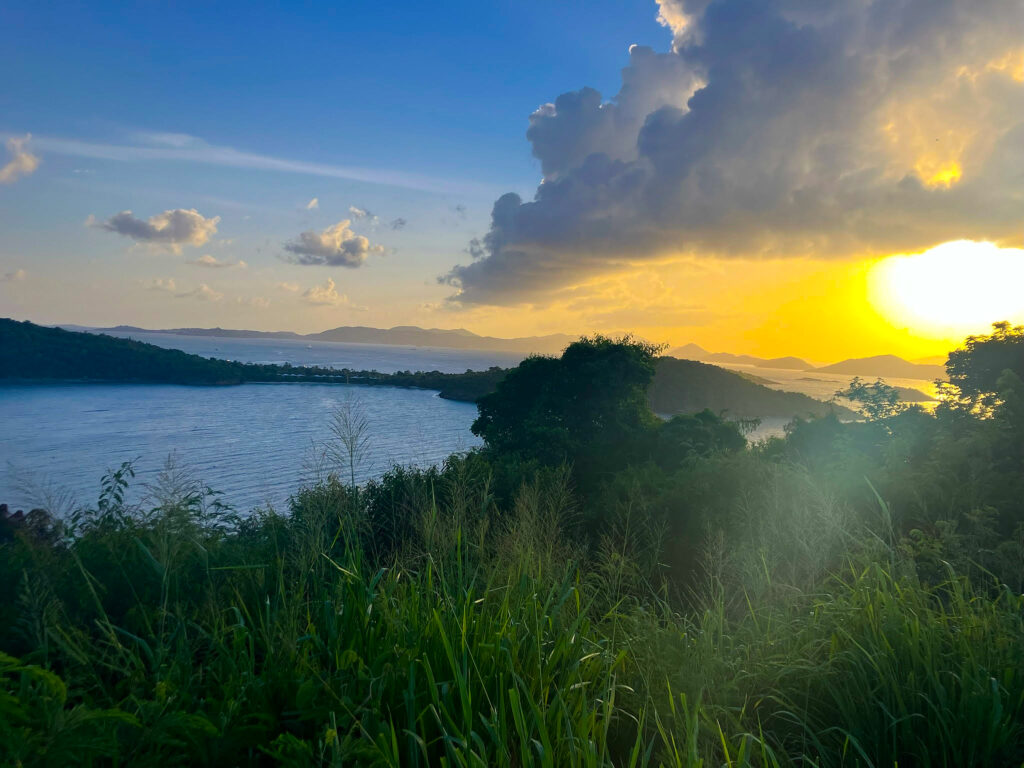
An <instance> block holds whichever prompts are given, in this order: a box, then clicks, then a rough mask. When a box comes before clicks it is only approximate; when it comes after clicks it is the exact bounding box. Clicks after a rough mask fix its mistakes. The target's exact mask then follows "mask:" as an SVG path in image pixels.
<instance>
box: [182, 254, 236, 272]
mask: <svg viewBox="0 0 1024 768" xmlns="http://www.w3.org/2000/svg"><path fill="white" fill-rule="evenodd" d="M188 263H189V264H191V265H192V266H194V267H208V268H210V269H227V268H228V267H241V268H242V269H245V268H246V267H247V266H249V265H248V264H246V263H245V262H244V261H242V260H241V259H239V260H238V261H222V260H221V259H218V258H217V257H215V256H211V255H210V254H208V253H204V254H203V255H202V256H200V257H199V258H198V259H193V260H192V261H190V262H188Z"/></svg>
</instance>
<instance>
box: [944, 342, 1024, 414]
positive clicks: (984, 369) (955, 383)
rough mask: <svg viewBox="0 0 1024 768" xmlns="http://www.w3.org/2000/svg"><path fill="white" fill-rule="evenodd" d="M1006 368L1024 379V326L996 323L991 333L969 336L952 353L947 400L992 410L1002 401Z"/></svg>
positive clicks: (949, 361) (984, 410)
mask: <svg viewBox="0 0 1024 768" xmlns="http://www.w3.org/2000/svg"><path fill="white" fill-rule="evenodd" d="M1004 371H1012V372H1013V373H1014V374H1015V375H1016V376H1017V378H1018V379H1024V325H1017V326H1011V325H1010V324H1009V323H1007V322H1001V323H994V324H993V325H992V333H991V334H990V335H988V336H969V337H968V338H967V341H966V342H965V344H964V346H963V347H961V348H960V349H957V350H954V351H953V352H950V353H949V359H948V360H947V361H946V373H947V375H948V376H949V386H948V388H947V392H946V393H945V394H946V399H947V402H949V403H950V404H951V405H954V406H955V405H961V406H964V407H968V408H970V409H972V410H980V411H982V412H990V411H991V410H992V408H994V407H995V406H996V405H997V404H998V402H999V390H1000V386H999V380H1000V378H1001V377H1002V375H1003V372H1004Z"/></svg>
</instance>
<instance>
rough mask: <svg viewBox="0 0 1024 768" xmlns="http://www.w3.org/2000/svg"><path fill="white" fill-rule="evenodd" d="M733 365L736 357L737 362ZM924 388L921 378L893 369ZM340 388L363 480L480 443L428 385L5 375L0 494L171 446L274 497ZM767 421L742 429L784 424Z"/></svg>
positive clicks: (245, 503)
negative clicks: (24, 379) (20, 381)
mask: <svg viewBox="0 0 1024 768" xmlns="http://www.w3.org/2000/svg"><path fill="white" fill-rule="evenodd" d="M116 335H119V336H129V335H130V336H132V337H133V338H136V339H138V340H140V341H146V342H150V343H152V344H157V345H159V346H163V347H171V348H175V349H182V350H184V351H186V352H191V353H194V354H200V355H203V356H206V357H220V358H226V359H230V360H239V361H243V362H269V363H285V362H288V363H292V364H293V365H323V366H332V367H335V368H353V369H376V370H379V371H384V372H394V371H399V370H412V371H418V370H423V371H429V370H440V371H445V372H461V371H465V370H467V369H472V370H482V369H485V368H488V367H490V366H492V365H500V366H502V367H509V366H513V365H515V364H516V363H517V362H518V361H519V360H520V359H521V358H522V356H521V355H516V354H509V353H501V352H481V351H475V350H456V349H438V348H415V347H397V346H384V345H372V344H343V343H331V342H314V343H306V342H303V341H295V340H278V339H226V338H217V337H195V336H177V335H173V334H148V333H138V332H133V333H130V334H128V333H124V334H116ZM737 370H739V369H737ZM743 370H747V371H748V372H749V373H753V374H754V375H756V376H757V377H759V378H760V379H761V380H762V381H764V383H766V384H767V385H768V386H771V387H774V388H776V389H786V390H790V391H794V392H804V393H805V394H809V395H811V396H812V397H818V398H820V399H823V400H827V399H828V398H829V397H831V396H832V394H833V393H834V392H835V391H836V389H839V388H842V387H843V386H844V385H845V384H847V383H848V381H849V378H850V377H848V376H839V375H835V374H831V375H830V374H821V373H819V372H814V371H812V372H810V373H807V372H799V371H787V370H774V369H765V368H744V369H743ZM890 383H892V384H899V385H903V386H910V387H918V388H920V389H922V390H923V391H926V392H929V391H930V389H931V388H930V386H929V384H928V383H927V382H921V381H916V380H893V381H891V382H890ZM347 398H355V399H356V400H358V401H359V403H360V404H361V406H362V408H363V411H364V412H365V415H366V418H367V421H368V423H369V427H370V442H369V450H368V454H367V457H366V460H365V461H364V462H363V463H362V465H361V466H360V469H359V472H358V476H359V479H360V480H365V479H367V478H369V477H373V476H376V475H379V474H381V473H382V472H384V471H385V470H386V469H387V468H388V467H390V466H391V465H393V464H403V465H406V464H416V465H420V466H425V465H429V464H434V463H438V462H440V461H441V460H443V459H444V458H445V457H446V456H448V455H449V454H451V453H453V452H456V451H462V450H467V449H469V448H471V447H473V446H475V445H478V444H479V441H478V440H477V438H476V437H475V436H474V435H473V434H472V433H471V432H470V430H469V427H470V425H471V424H472V423H473V419H474V418H475V417H476V406H475V405H472V404H470V403H458V402H452V401H448V400H442V399H441V398H440V397H438V395H437V393H436V392H429V391H424V390H412V389H399V388H394V387H357V386H343V385H336V384H335V385H331V384H246V385H243V386H240V387H182V386H172V385H144V384H139V385H122V384H66V385H0V429H2V430H3V439H2V440H0V502H7V503H9V504H12V505H19V506H31V505H41V504H45V503H46V499H45V496H46V495H47V493H46V490H47V489H50V490H51V491H53V490H61V489H63V490H66V491H67V492H69V494H70V496H71V497H72V498H74V499H75V500H77V501H78V502H79V503H87V502H94V501H95V499H96V496H97V494H98V491H99V483H100V478H101V476H102V475H103V473H104V472H105V471H106V470H107V469H108V468H116V467H117V466H119V465H120V464H121V462H123V461H127V460H130V459H131V460H136V467H137V470H138V477H137V478H136V489H137V490H136V497H138V496H139V495H141V493H142V490H141V489H142V487H143V486H144V485H145V484H146V483H149V482H152V481H153V480H154V479H155V477H156V474H157V473H158V472H159V470H160V468H161V467H162V466H163V464H164V462H165V461H166V459H167V457H168V455H169V454H171V453H174V454H175V456H176V460H177V461H178V462H179V463H180V464H182V465H183V466H185V467H187V468H189V469H191V470H192V471H193V472H194V473H195V475H196V476H197V477H198V478H199V479H201V480H202V481H203V482H205V483H207V484H209V485H210V486H211V487H213V488H215V489H217V490H219V491H222V492H223V498H224V499H225V500H226V501H227V502H229V503H230V504H231V505H232V506H234V507H235V508H237V509H242V510H245V509H249V508H252V507H254V506H257V505H263V504H266V503H268V502H269V503H272V504H274V505H275V506H278V507H280V506H282V505H283V504H284V503H285V501H286V500H287V498H288V495H289V494H290V493H292V492H294V491H295V490H296V489H297V488H298V486H299V484H300V483H301V482H302V480H303V478H304V477H307V476H308V475H309V468H310V465H311V460H312V457H313V455H314V453H315V452H316V451H317V450H321V451H322V447H323V445H324V443H325V441H327V440H328V438H329V436H330V430H329V423H330V419H331V415H332V413H333V412H334V410H335V409H336V408H337V407H338V406H339V404H341V403H343V402H344V401H345V400H346V399H347ZM784 423H785V420H783V419H775V420H767V421H765V422H764V423H762V424H761V426H760V428H759V429H757V430H756V431H755V432H754V433H752V434H751V435H749V436H748V437H749V438H750V439H752V440H757V439H761V438H764V437H768V436H771V435H775V434H781V433H782V427H783V424H784Z"/></svg>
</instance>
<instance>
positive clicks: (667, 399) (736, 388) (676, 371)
mask: <svg viewBox="0 0 1024 768" xmlns="http://www.w3.org/2000/svg"><path fill="white" fill-rule="evenodd" d="M648 397H649V399H650V402H651V408H652V409H653V410H654V411H655V412H656V413H661V414H668V415H674V414H677V413H693V412H695V411H700V410H703V409H704V408H708V409H710V410H711V411H714V412H715V413H724V414H725V416H726V418H731V419H754V418H783V419H790V418H793V417H794V416H804V417H807V416H824V415H825V414H828V413H835V414H836V415H838V416H840V417H842V418H853V417H855V416H856V414H854V413H853V411H851V410H849V409H848V408H844V407H843V406H841V405H836V404H833V403H824V402H822V401H820V400H815V399H814V398H813V397H810V396H808V395H804V394H800V393H798V392H782V391H780V390H777V389H771V388H769V387H766V386H764V385H763V384H758V383H756V382H753V381H750V380H749V379H747V378H746V377H744V376H742V375H740V374H738V373H735V372H733V371H729V370H726V369H725V368H719V367H718V366H717V365H711V364H708V363H702V362H700V361H697V360H679V359H677V358H674V357H663V358H661V359H660V360H659V361H658V365H657V369H656V373H655V375H654V381H653V382H652V383H651V388H650V389H649V390H648Z"/></svg>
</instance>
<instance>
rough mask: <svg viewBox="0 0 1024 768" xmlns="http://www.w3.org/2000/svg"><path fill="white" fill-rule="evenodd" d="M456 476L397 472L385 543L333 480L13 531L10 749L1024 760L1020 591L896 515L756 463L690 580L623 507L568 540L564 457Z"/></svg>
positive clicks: (664, 761)
mask: <svg viewBox="0 0 1024 768" xmlns="http://www.w3.org/2000/svg"><path fill="white" fill-rule="evenodd" d="M722 461H725V462H735V463H737V465H743V463H744V462H748V461H750V459H749V457H747V456H742V455H741V456H738V457H734V458H732V459H723V460H722ZM470 466H471V462H469V461H468V460H458V459H453V460H452V462H450V464H449V465H448V468H447V469H446V470H445V471H444V472H441V473H433V474H430V475H429V476H428V475H424V474H422V473H421V474H419V475H417V474H416V473H403V472H397V473H394V474H393V475H392V476H391V477H390V479H386V481H385V484H387V483H391V485H390V487H389V488H388V492H389V493H390V494H391V495H390V498H391V499H392V503H393V508H394V509H398V507H399V506H401V512H402V516H403V518H402V519H403V520H404V521H405V522H406V523H407V524H404V525H403V527H402V530H401V534H400V535H399V536H397V537H395V536H392V537H391V538H388V539H387V541H386V546H385V544H382V542H383V541H385V539H384V538H382V537H381V536H380V535H379V531H378V530H377V527H376V526H377V521H375V519H374V517H373V514H372V509H371V507H372V506H373V505H372V504H370V503H369V502H368V501H367V500H366V499H367V498H368V492H366V491H361V492H356V491H353V490H351V489H348V488H346V487H344V486H342V485H341V484H339V483H338V482H337V481H336V480H334V479H331V480H328V481H326V482H325V483H323V484H321V485H318V486H315V487H312V488H308V489H306V490H303V491H302V492H300V493H299V494H297V496H296V497H295V499H294V501H293V505H292V506H293V509H292V511H291V514H290V515H288V516H283V515H279V514H275V513H273V512H264V513H260V514H257V515H255V516H254V517H252V518H249V519H245V520H231V519H227V518H225V517H224V516H222V515H219V514H217V512H218V510H217V509H216V507H213V508H208V507H206V506H205V501H206V499H205V498H204V496H203V495H202V494H197V493H184V494H178V495H177V496H176V497H165V498H164V499H163V500H162V501H161V502H160V503H159V504H158V505H157V507H156V508H155V509H153V510H152V511H145V512H143V511H142V510H139V509H130V508H128V507H126V506H125V505H124V503H123V502H122V500H121V493H120V491H119V488H120V486H119V485H118V483H117V482H114V483H113V484H111V485H108V487H107V491H106V492H105V494H104V498H103V500H101V504H100V505H99V506H98V508H97V509H95V510H92V511H91V512H89V513H87V514H84V515H82V516H80V517H79V518H78V519H77V520H76V526H75V529H74V530H73V531H72V532H71V535H69V533H68V532H67V531H65V532H64V533H63V534H61V535H57V534H53V533H51V532H50V531H49V530H48V529H47V528H46V526H45V525H40V526H37V527H35V528H32V527H27V528H26V529H24V530H21V531H19V532H17V534H16V536H15V537H14V539H12V540H10V541H8V542H6V543H3V544H0V575H2V576H3V577H4V579H5V582H6V584H7V588H8V595H9V596H10V600H9V601H8V605H7V607H5V608H3V609H2V612H0V619H2V622H0V649H3V650H4V651H5V653H3V654H2V655H0V763H2V764H3V765H25V766H34V765H45V766H50V765H53V766H64V765H71V764H75V765H160V766H172V765H224V766H235V765H291V766H305V765H330V766H342V765H381V766H398V765H403V766H427V765H447V766H525V765H539V766H558V767H561V766H606V765H616V766H722V765H726V766H796V765H799V766H809V765H810V766H896V765H899V766H1006V765H1019V764H1020V763H1021V760H1022V756H1024V752H1022V744H1024V739H1022V725H1021V715H1022V712H1024V668H1022V660H1024V631H1022V630H1024V626H1022V615H1024V614H1022V608H1024V604H1022V599H1021V596H1020V595H1018V594H1014V593H1012V592H1010V591H1009V590H1008V589H1006V588H1004V587H999V586H998V585H996V584H988V583H984V584H975V585H972V584H971V583H969V582H968V580H967V579H966V578H964V577H961V576H959V575H958V574H957V573H955V572H953V570H952V569H951V568H950V569H949V570H948V571H947V573H946V575H945V577H944V578H943V579H941V580H939V581H938V582H937V583H934V584H931V585H926V584H924V583H922V582H921V581H920V580H919V579H918V577H917V575H916V570H915V567H914V563H913V561H912V560H911V559H910V556H909V555H907V554H905V553H904V552H903V550H902V549H901V548H900V547H898V546H896V545H895V544H894V543H892V542H890V541H889V539H888V537H887V536H886V535H884V534H881V535H880V534H878V532H879V531H883V532H884V531H885V530H886V525H885V516H886V514H887V512H886V509H885V507H884V505H882V506H881V510H880V511H881V517H882V522H881V523H879V522H878V521H877V520H876V521H874V522H872V523H871V524H870V526H869V523H868V521H863V520H859V519H858V518H857V517H856V515H853V514H852V513H851V512H850V511H849V510H848V509H847V508H846V507H845V506H843V505H841V504H839V503H837V502H836V501H834V500H833V499H832V498H831V497H830V496H829V494H828V493H826V492H822V491H821V490H820V489H819V488H817V487H816V486H815V484H814V483H813V481H812V480H811V479H810V477H809V476H808V475H807V474H806V473H805V472H803V471H802V470H800V469H799V468H796V467H793V466H788V465H781V464H780V465H772V466H771V467H770V468H769V469H768V470H767V471H770V473H771V476H770V477H764V478H762V480H763V482H761V483H760V486H761V487H762V489H763V492H762V494H761V496H760V497H759V498H757V499H756V500H754V501H753V502H751V503H750V504H748V505H747V506H746V507H745V508H744V510H741V511H740V512H738V513H737V515H738V517H737V518H736V519H733V520H731V521H729V522H728V524H727V527H726V523H722V526H720V527H718V528H717V529H716V528H713V527H712V528H709V529H708V533H707V535H706V537H705V544H704V545H703V547H702V549H703V553H702V555H701V559H700V562H695V563H694V569H693V573H694V576H693V578H691V579H690V580H689V582H688V584H687V586H686V588H685V589H682V591H681V592H679V593H677V592H676V591H674V590H673V589H670V588H669V586H668V585H667V583H666V582H665V581H664V579H662V578H661V577H659V576H658V573H659V566H658V561H657V547H656V546H655V545H652V544H651V542H654V541H656V540H657V536H658V532H657V531H656V530H652V524H651V522H650V520H649V519H647V518H645V517H644V516H643V515H642V514H639V513H638V512H637V510H636V509H635V508H633V507H631V506H630V505H629V504H625V505H624V506H623V507H622V510H621V514H620V517H619V519H618V521H617V523H616V525H615V526H614V529H609V531H608V532H607V533H606V534H605V535H602V536H601V537H600V540H599V542H598V543H597V544H596V545H593V546H589V547H584V545H583V544H581V543H579V542H580V541H581V537H580V536H579V535H578V531H577V532H575V533H574V530H575V529H574V527H573V520H574V519H576V518H577V516H578V511H577V510H576V508H575V506H574V501H573V494H572V493H571V492H570V490H569V488H568V480H567V475H566V474H565V473H560V472H557V471H555V472H544V473H541V474H540V475H539V476H538V477H537V479H535V480H533V481H530V482H526V483H525V484H524V485H523V486H522V488H521V490H520V491H519V492H518V494H517V495H516V496H515V498H514V499H513V500H512V501H511V502H510V503H508V504H507V505H505V506H503V507H499V505H498V504H496V503H495V500H494V495H493V492H492V488H491V486H490V485H489V481H488V479H487V477H486V476H484V475H480V474H478V473H473V472H471V471H469V470H468V469H467V467H470ZM424 478H426V479H427V480H429V483H425V482H424ZM425 487H426V488H427V489H428V490H427V491H426V492H424V491H423V488H425ZM417 489H419V490H417ZM371 490H372V489H371ZM377 490H378V491H380V487H378V489H377ZM380 495H381V494H380V493H378V498H379V496H380ZM871 531H874V532H875V533H871ZM725 542H728V545H727V546H726V544H725Z"/></svg>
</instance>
